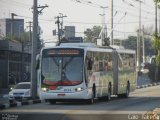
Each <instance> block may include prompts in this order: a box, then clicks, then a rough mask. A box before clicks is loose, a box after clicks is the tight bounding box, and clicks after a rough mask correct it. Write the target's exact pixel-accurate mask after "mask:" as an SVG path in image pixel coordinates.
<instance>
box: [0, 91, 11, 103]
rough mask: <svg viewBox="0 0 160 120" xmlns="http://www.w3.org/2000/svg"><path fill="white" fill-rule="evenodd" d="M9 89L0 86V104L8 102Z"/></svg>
mask: <svg viewBox="0 0 160 120" xmlns="http://www.w3.org/2000/svg"><path fill="white" fill-rule="evenodd" d="M9 91H10V90H9V89H3V88H0V106H1V105H3V104H7V103H9V97H8V93H9Z"/></svg>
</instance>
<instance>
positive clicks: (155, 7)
mask: <svg viewBox="0 0 160 120" xmlns="http://www.w3.org/2000/svg"><path fill="white" fill-rule="evenodd" d="M155 34H156V35H157V2H156V3H155Z"/></svg>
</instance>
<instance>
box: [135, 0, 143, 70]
mask: <svg viewBox="0 0 160 120" xmlns="http://www.w3.org/2000/svg"><path fill="white" fill-rule="evenodd" d="M136 1H137V2H139V29H138V31H137V32H138V36H137V69H138V71H140V62H141V58H140V56H141V55H140V52H141V47H140V46H141V45H140V43H141V42H140V41H141V33H142V29H141V4H142V1H141V0H136Z"/></svg>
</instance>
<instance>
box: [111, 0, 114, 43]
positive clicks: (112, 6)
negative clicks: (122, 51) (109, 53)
mask: <svg viewBox="0 0 160 120" xmlns="http://www.w3.org/2000/svg"><path fill="white" fill-rule="evenodd" d="M111 30H112V31H111V45H114V41H113V0H111Z"/></svg>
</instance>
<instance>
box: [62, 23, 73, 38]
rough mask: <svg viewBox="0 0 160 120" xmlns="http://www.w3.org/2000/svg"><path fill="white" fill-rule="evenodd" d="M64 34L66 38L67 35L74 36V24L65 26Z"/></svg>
mask: <svg viewBox="0 0 160 120" xmlns="http://www.w3.org/2000/svg"><path fill="white" fill-rule="evenodd" d="M64 35H65V36H64V37H65V38H67V39H68V38H69V37H75V26H65V32H64Z"/></svg>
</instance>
